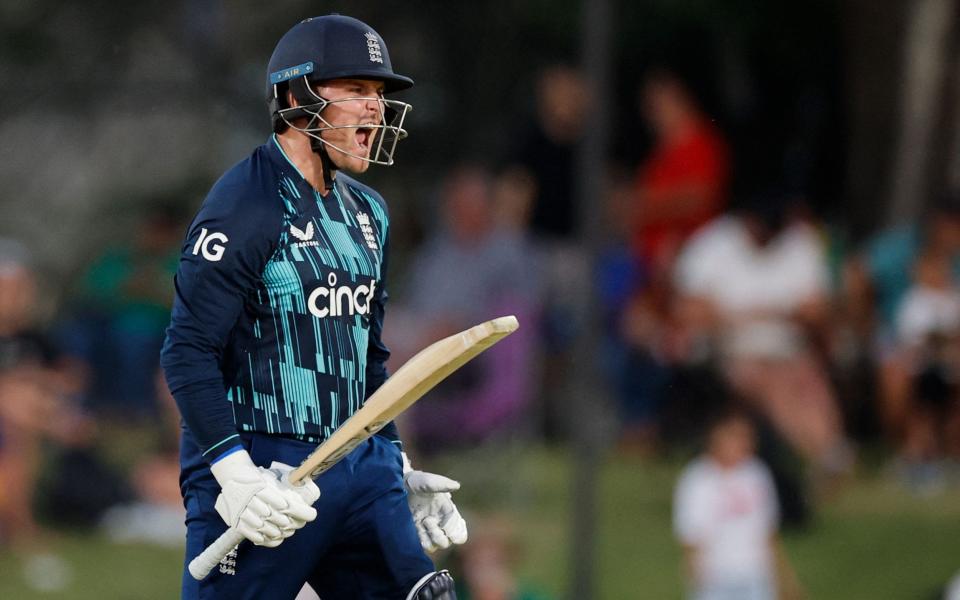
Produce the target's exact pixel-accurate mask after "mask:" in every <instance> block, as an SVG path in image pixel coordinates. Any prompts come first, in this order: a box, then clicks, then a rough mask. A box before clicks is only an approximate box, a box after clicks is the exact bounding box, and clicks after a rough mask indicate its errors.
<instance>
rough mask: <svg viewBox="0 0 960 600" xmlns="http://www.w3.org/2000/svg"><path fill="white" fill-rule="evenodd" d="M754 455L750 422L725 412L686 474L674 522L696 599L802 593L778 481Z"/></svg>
mask: <svg viewBox="0 0 960 600" xmlns="http://www.w3.org/2000/svg"><path fill="white" fill-rule="evenodd" d="M753 452H754V431H753V427H752V425H751V423H750V421H749V420H748V419H747V418H746V417H745V416H743V415H741V414H739V413H734V412H731V413H726V414H724V415H723V416H721V418H719V419H718V420H717V421H716V422H715V423H714V424H713V425H712V426H711V428H710V430H709V433H708V442H707V450H706V453H705V454H704V455H702V456H700V457H699V458H697V459H696V460H695V461H693V462H692V463H691V464H689V465H688V466H687V467H686V468H685V469H684V470H683V472H682V473H681V475H680V479H679V481H678V483H677V487H676V490H675V492H674V503H673V523H674V531H675V533H676V536H677V538H678V539H679V541H680V543H681V544H682V545H683V549H684V567H685V572H686V575H687V577H686V578H687V581H688V583H689V588H690V592H691V593H690V597H691V598H694V599H696V600H723V599H727V598H730V599H732V598H737V599H747V598H749V599H751V600H766V599H769V600H773V599H774V598H777V597H780V596H779V595H778V594H777V592H776V590H777V589H778V588H779V589H782V590H784V591H785V592H786V593H785V594H784V595H783V597H785V598H796V597H797V596H798V592H799V585H798V583H797V580H796V576H795V575H794V573H793V570H792V568H791V567H790V565H789V563H788V562H787V560H786V556H785V554H784V553H783V551H782V548H781V546H780V542H779V540H778V536H777V530H778V528H779V516H778V512H777V494H776V491H775V489H774V485H773V479H772V477H771V474H770V471H769V469H768V468H767V467H766V465H764V464H763V463H762V462H760V461H759V460H758V459H757V458H756V457H755V456H754V453H753Z"/></svg>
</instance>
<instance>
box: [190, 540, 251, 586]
mask: <svg viewBox="0 0 960 600" xmlns="http://www.w3.org/2000/svg"><path fill="white" fill-rule="evenodd" d="M244 539H245V538H244V537H243V534H242V533H240V532H239V531H237V530H236V529H234V528H233V527H231V528H230V529H227V530H226V531H224V532H223V534H222V535H221V536H220V537H218V538H217V539H216V541H215V542H213V543H212V544H210V545H209V546H207V548H206V549H205V550H204V551H203V552H201V553H200V554H199V555H197V557H196V558H194V559H193V560H191V561H190V566H189V570H190V574H191V575H193V578H194V579H196V580H197V581H200V580H201V579H203V578H204V577H206V576H207V574H208V573H210V571H212V570H213V568H214V567H216V566H217V565H218V564H220V561H221V560H223V557H224V556H226V555H227V554H229V553H230V551H231V550H233V549H234V548H235V547H236V546H237V544H239V543H240V542H242V541H243V540H244Z"/></svg>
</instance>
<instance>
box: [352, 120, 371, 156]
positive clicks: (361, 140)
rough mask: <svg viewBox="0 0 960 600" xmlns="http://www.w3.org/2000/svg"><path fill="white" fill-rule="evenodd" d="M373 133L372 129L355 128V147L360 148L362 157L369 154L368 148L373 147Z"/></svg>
mask: <svg viewBox="0 0 960 600" xmlns="http://www.w3.org/2000/svg"><path fill="white" fill-rule="evenodd" d="M374 133H375V132H374V128H373V127H358V128H357V134H356V138H357V146H358V147H359V148H360V150H361V154H362V155H363V156H366V155H367V154H369V152H370V146H372V145H373V138H374Z"/></svg>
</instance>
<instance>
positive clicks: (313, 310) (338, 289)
mask: <svg viewBox="0 0 960 600" xmlns="http://www.w3.org/2000/svg"><path fill="white" fill-rule="evenodd" d="M327 286H328V287H318V288H317V289H315V290H313V291H312V292H310V295H309V296H308V297H307V309H308V310H309V311H310V314H312V315H313V316H315V317H317V318H319V319H323V318H325V317H339V316H345V315H350V316H353V315H366V314H368V313H369V312H370V302H371V301H372V300H373V293H374V291H375V290H376V286H377V282H376V281H374V280H373V279H371V280H370V285H369V286H366V285H358V286H357V287H356V288H352V287H350V286H349V285H341V286H338V285H337V276H336V275H335V274H333V273H330V275H329V276H327Z"/></svg>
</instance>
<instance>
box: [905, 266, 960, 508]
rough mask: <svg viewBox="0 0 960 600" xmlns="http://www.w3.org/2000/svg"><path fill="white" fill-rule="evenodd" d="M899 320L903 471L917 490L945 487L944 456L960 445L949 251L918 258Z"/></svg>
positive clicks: (956, 306)
mask: <svg viewBox="0 0 960 600" xmlns="http://www.w3.org/2000/svg"><path fill="white" fill-rule="evenodd" d="M895 325H896V331H897V353H898V355H899V357H900V360H901V361H903V362H902V364H903V366H904V369H903V373H904V375H905V376H906V381H905V384H906V385H905V387H904V389H905V391H906V394H907V407H908V410H906V411H905V414H904V420H903V423H904V432H903V448H902V453H901V459H902V461H903V463H904V465H903V466H904V467H905V470H904V471H905V472H904V475H905V476H906V480H907V483H908V484H909V486H910V487H911V488H912V489H914V490H915V491H918V492H933V491H936V490H938V489H940V488H942V487H943V477H944V473H943V469H942V465H941V462H942V460H943V458H944V457H945V455H947V454H950V453H956V451H957V447H958V446H960V443H958V440H960V411H957V393H958V385H957V381H956V376H957V372H958V367H960V289H958V288H957V286H956V285H955V284H954V282H953V279H952V273H951V262H950V257H949V256H947V255H945V254H941V253H936V252H926V253H924V254H921V255H920V257H919V258H917V260H916V262H915V263H914V267H913V285H912V286H911V287H910V289H909V290H908V291H907V293H906V295H905V296H904V298H903V302H902V303H901V304H900V307H899V309H898V310H897V313H896V318H895Z"/></svg>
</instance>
